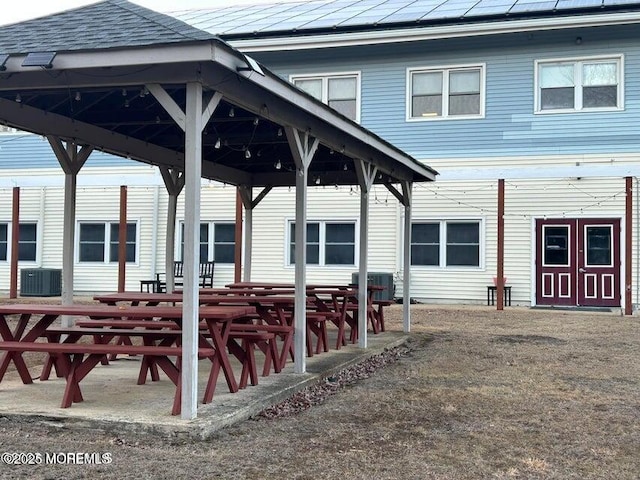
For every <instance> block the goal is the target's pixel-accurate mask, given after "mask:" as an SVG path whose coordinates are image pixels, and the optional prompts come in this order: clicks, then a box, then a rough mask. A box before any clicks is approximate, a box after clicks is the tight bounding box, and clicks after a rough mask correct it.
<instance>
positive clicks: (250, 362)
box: [238, 339, 258, 388]
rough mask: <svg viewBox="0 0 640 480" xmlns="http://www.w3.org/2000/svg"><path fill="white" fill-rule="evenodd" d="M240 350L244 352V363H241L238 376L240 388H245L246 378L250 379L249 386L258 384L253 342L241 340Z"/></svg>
mask: <svg viewBox="0 0 640 480" xmlns="http://www.w3.org/2000/svg"><path fill="white" fill-rule="evenodd" d="M242 348H243V350H244V351H245V357H244V362H242V373H241V374H240V384H239V385H238V386H239V387H240V388H245V387H246V386H247V380H248V378H251V385H257V384H258V372H257V369H256V355H255V352H254V342H252V341H250V340H246V339H245V340H242Z"/></svg>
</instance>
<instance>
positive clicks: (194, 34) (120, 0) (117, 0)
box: [99, 0, 216, 40]
mask: <svg viewBox="0 0 640 480" xmlns="http://www.w3.org/2000/svg"><path fill="white" fill-rule="evenodd" d="M99 3H110V4H112V5H114V6H117V7H120V8H122V9H124V10H128V11H129V12H131V13H133V14H135V15H139V16H141V17H143V18H144V19H145V20H148V21H150V22H153V23H155V24H156V25H159V26H161V27H164V28H167V29H169V30H171V31H172V32H174V33H176V34H178V35H182V36H184V37H186V38H191V39H193V40H203V39H205V38H216V37H215V35H212V34H211V33H209V32H206V31H204V30H201V29H199V28H196V27H193V26H191V25H189V24H188V23H186V22H183V21H182V20H179V19H177V18H175V17H172V16H170V15H166V14H164V13H159V12H156V11H155V10H151V9H150V8H146V7H142V6H140V5H136V4H135V3H132V2H129V1H128V0H104V2H99ZM177 27H180V28H177Z"/></svg>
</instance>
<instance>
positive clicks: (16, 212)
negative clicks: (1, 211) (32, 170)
mask: <svg viewBox="0 0 640 480" xmlns="http://www.w3.org/2000/svg"><path fill="white" fill-rule="evenodd" d="M19 241H20V187H13V205H12V207H11V273H10V275H9V277H10V279H9V298H17V297H18V251H19V243H18V242H19Z"/></svg>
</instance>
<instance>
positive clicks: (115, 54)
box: [2, 41, 216, 76]
mask: <svg viewBox="0 0 640 480" xmlns="http://www.w3.org/2000/svg"><path fill="white" fill-rule="evenodd" d="M215 49H216V45H215V42H212V41H202V42H197V43H189V44H184V43H180V44H168V45H153V46H147V47H130V48H118V49H115V48H114V49H105V50H87V51H67V52H59V53H58V54H57V55H56V58H55V60H54V62H53V66H52V68H50V69H47V72H48V73H49V74H52V73H53V72H55V71H57V70H77V69H85V68H105V69H112V68H117V67H134V66H149V65H163V64H171V63H187V62H206V61H211V59H212V58H213V57H214V50H215ZM25 58H26V54H24V55H11V56H10V57H9V59H8V60H7V63H6V64H5V67H6V70H5V71H4V72H2V74H3V76H6V75H7V74H11V73H14V72H19V73H26V72H29V71H38V70H39V68H38V67H23V66H22V62H23V61H24V59H25ZM105 76H106V75H105Z"/></svg>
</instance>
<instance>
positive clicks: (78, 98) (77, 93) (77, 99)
mask: <svg viewBox="0 0 640 480" xmlns="http://www.w3.org/2000/svg"><path fill="white" fill-rule="evenodd" d="M75 99H76V102H79V101H80V100H82V96H81V95H80V92H76V96H75Z"/></svg>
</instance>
